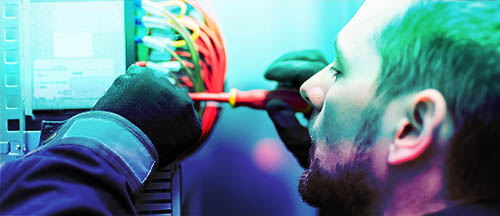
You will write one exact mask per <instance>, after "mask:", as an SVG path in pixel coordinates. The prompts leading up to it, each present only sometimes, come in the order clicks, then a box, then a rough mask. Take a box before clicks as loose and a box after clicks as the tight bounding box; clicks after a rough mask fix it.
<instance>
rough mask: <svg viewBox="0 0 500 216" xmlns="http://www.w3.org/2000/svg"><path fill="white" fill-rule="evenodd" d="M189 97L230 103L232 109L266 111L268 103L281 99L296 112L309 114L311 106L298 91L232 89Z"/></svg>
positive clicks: (195, 94)
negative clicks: (241, 108)
mask: <svg viewBox="0 0 500 216" xmlns="http://www.w3.org/2000/svg"><path fill="white" fill-rule="evenodd" d="M189 96H190V97H191V99H193V100H194V101H219V102H229V104H231V106H232V107H238V106H246V107H250V108H254V109H266V105H267V103H269V101H271V100H273V99H280V100H282V101H284V102H285V103H287V104H289V105H290V106H291V107H292V108H293V110H295V111H296V112H304V113H305V112H309V111H310V110H311V106H310V105H309V104H308V103H306V102H305V101H304V100H303V99H302V97H300V94H299V92H298V91H292V90H283V89H279V90H273V91H266V90H262V89H256V90H250V91H239V90H237V89H231V91H230V92H229V93H227V92H221V93H209V92H196V93H189Z"/></svg>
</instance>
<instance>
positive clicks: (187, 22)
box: [170, 19, 200, 47]
mask: <svg viewBox="0 0 500 216" xmlns="http://www.w3.org/2000/svg"><path fill="white" fill-rule="evenodd" d="M178 22H179V23H180V24H182V26H184V27H186V28H188V29H191V31H193V34H192V35H191V40H193V42H194V41H196V40H197V39H198V38H199V37H200V26H199V25H198V24H196V23H195V22H193V21H192V20H188V19H178ZM170 45H171V46H173V47H183V46H186V41H185V40H177V41H172V42H171V43H170Z"/></svg>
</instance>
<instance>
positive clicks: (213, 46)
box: [177, 0, 226, 140]
mask: <svg viewBox="0 0 500 216" xmlns="http://www.w3.org/2000/svg"><path fill="white" fill-rule="evenodd" d="M184 1H185V2H186V3H187V4H189V5H191V6H193V7H194V8H195V9H196V10H198V11H199V12H200V13H201V14H202V16H203V17H204V23H201V22H200V21H199V20H196V19H194V20H193V21H195V22H197V23H198V24H199V26H200V37H199V38H198V40H196V42H195V47H196V49H197V50H198V52H199V53H200V56H202V58H203V59H204V60H205V62H206V63H205V62H203V61H202V60H200V65H201V67H202V70H201V77H202V79H203V82H204V83H205V87H206V91H207V92H214V93H217V92H223V91H224V80H225V74H226V50H225V47H224V44H223V40H222V35H221V33H220V31H219V28H218V26H217V24H216V23H215V22H214V21H213V20H212V17H213V16H212V14H208V13H207V12H206V11H205V10H203V8H202V7H201V5H200V4H199V3H198V2H197V1H194V0H184ZM177 53H178V54H179V55H182V56H184V57H188V58H189V57H190V55H189V53H185V52H183V51H180V52H177ZM186 65H188V64H186ZM190 65H192V64H190ZM188 66H189V65H188ZM208 66H210V67H208ZM219 112H220V108H219V107H216V106H212V105H206V106H205V108H204V110H203V116H202V129H203V134H202V138H201V139H202V140H203V139H205V138H206V137H207V136H208V134H209V132H210V131H211V129H212V128H213V125H214V123H215V121H216V120H217V116H218V114H219Z"/></svg>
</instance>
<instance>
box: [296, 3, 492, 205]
mask: <svg viewBox="0 0 500 216" xmlns="http://www.w3.org/2000/svg"><path fill="white" fill-rule="evenodd" d="M499 9H500V6H499V3H495V2H486V3H478V2H477V1H475V2H431V1H429V2H415V1H400V0H397V1H367V2H365V4H364V5H363V6H362V7H361V9H360V10H359V11H358V13H357V14H356V15H355V17H354V18H353V19H352V20H351V21H350V22H349V23H348V24H347V25H346V26H345V28H344V29H343V30H342V31H341V32H340V33H339V35H338V38H337V42H336V47H337V58H336V60H335V61H334V63H332V65H330V66H328V67H327V68H325V69H324V70H322V71H320V72H319V73H318V74H316V75H315V76H314V77H312V78H311V79H309V80H308V81H307V82H306V83H304V85H303V86H302V88H301V92H302V94H303V96H304V98H306V100H308V101H309V102H310V103H311V104H312V105H313V107H314V108H315V110H316V111H317V112H316V113H315V114H314V115H313V118H312V120H311V122H310V133H311V136H312V138H313V141H314V147H313V148H314V149H312V151H311V152H312V155H311V159H312V163H311V167H310V168H309V169H308V170H307V171H306V173H305V174H304V175H303V177H302V179H301V185H300V187H299V190H300V192H301V194H302V195H303V198H304V200H305V201H307V202H308V203H310V204H312V205H316V206H320V207H338V206H348V207H347V208H343V210H344V211H347V212H351V213H360V212H365V211H363V210H360V209H362V207H364V206H370V205H379V206H383V205H387V203H384V202H390V201H388V200H384V197H383V195H384V194H387V192H390V191H391V190H394V187H396V186H397V185H399V184H400V183H402V181H410V183H411V181H413V180H416V179H424V178H426V179H428V176H429V174H428V173H430V172H431V170H436V169H437V170H443V171H444V172H445V175H443V176H444V177H442V178H441V177H440V175H439V174H437V175H435V174H433V175H434V176H437V177H436V178H434V181H433V182H431V183H432V184H433V185H432V187H431V188H435V189H434V190H427V192H429V193H432V194H430V195H429V196H431V195H435V196H438V195H439V194H442V193H443V192H447V194H446V195H448V196H449V198H455V199H460V198H462V197H465V196H466V197H471V196H474V197H478V198H479V197H481V196H486V195H487V194H486V192H487V191H488V190H487V189H488V188H490V189H491V188H492V187H493V185H494V183H495V182H500V180H499V179H498V178H496V176H497V175H495V174H493V175H492V174H491V173H492V171H493V170H494V169H492V168H493V167H494V166H495V165H496V164H500V161H498V160H499V159H498V158H499V157H495V156H496V155H498V154H499V153H500V151H499V148H500V147H498V145H494V144H495V143H498V141H496V142H495V141H494V140H493V139H494V138H496V137H495V136H494V133H495V132H496V131H498V130H499V128H500V126H499V124H500V123H499V121H500V114H498V113H499V112H498V111H497V110H500V84H498V83H500V67H499V66H498V65H499V64H498V62H500V46H499V44H500V33H499V32H500V17H499V16H498V15H496V11H497V10H499ZM495 16H496V17H495ZM339 72H340V73H339ZM490 155H491V156H492V157H489V156H490ZM441 167H444V168H442V169H441ZM475 172H477V173H475ZM402 179H403V180H402ZM431 179H432V178H431ZM484 183H486V185H485V184H484ZM441 184H443V186H441ZM395 185H396V186H395ZM319 187H320V188H319ZM443 187H446V188H447V189H448V190H446V191H442V188H443ZM465 188H467V189H465ZM496 188H497V189H498V186H496ZM497 192H498V191H497ZM346 194H349V195H348V196H346ZM410 195H411V194H410ZM389 196H390V195H389ZM374 200H378V203H377V202H374ZM333 202H336V203H337V204H336V203H333ZM349 205H350V206H349ZM372 211H373V209H372ZM372 213H373V212H372Z"/></svg>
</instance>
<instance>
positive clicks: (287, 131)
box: [264, 50, 328, 168]
mask: <svg viewBox="0 0 500 216" xmlns="http://www.w3.org/2000/svg"><path fill="white" fill-rule="evenodd" d="M327 65H328V62H327V61H326V59H325V57H324V56H323V54H321V52H319V51H318V50H304V51H295V52H290V53H287V54H285V55H283V56H281V57H280V58H278V59H277V60H276V61H274V62H273V63H272V64H271V65H270V66H269V67H268V68H267V70H266V72H265V74H264V77H265V78H266V79H268V80H274V81H278V88H293V89H297V90H298V88H300V86H301V85H302V83H304V82H305V81H306V80H307V79H309V77H311V76H312V75H314V74H315V73H316V72H318V71H320V70H321V69H323V68H324V67H326V66H327ZM266 110H267V113H268V114H269V117H271V120H272V121H273V123H274V126H275V127H276V130H277V131H278V134H279V136H280V138H281V140H282V141H283V143H285V145H286V147H287V149H288V150H289V151H290V152H292V154H293V155H294V156H295V158H297V160H298V161H299V164H300V165H301V166H302V167H303V168H307V167H309V163H310V161H309V148H310V147H311V137H310V135H309V131H308V130H307V128H306V127H304V126H302V125H301V124H300V123H299V121H298V120H297V118H296V117H295V112H294V111H293V109H292V108H291V107H290V106H289V105H288V104H286V103H285V102H283V101H281V100H272V101H270V102H269V103H268V104H267V107H266Z"/></svg>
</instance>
